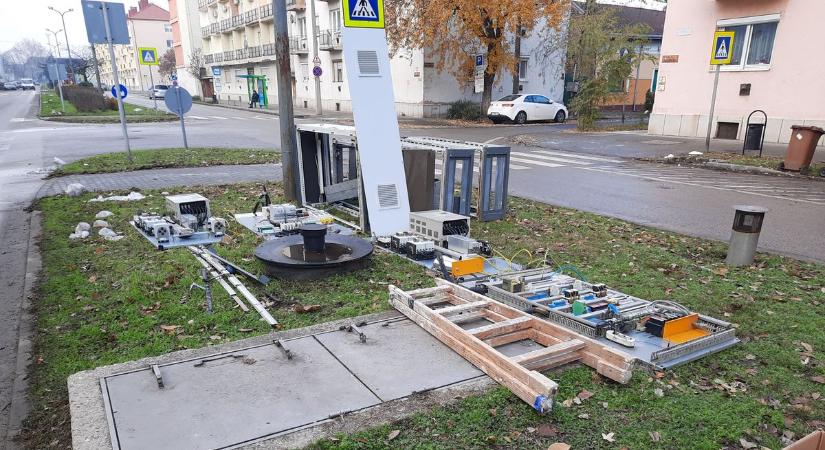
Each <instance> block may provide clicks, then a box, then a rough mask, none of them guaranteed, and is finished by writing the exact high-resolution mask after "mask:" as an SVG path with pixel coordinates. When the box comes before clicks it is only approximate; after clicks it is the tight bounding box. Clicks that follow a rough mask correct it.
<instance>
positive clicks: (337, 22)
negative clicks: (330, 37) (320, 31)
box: [329, 9, 341, 31]
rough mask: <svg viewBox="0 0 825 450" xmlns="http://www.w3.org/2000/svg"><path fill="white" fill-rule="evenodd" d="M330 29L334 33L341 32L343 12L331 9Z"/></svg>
mask: <svg viewBox="0 0 825 450" xmlns="http://www.w3.org/2000/svg"><path fill="white" fill-rule="evenodd" d="M329 29H330V30H332V31H340V30H341V10H340V9H331V10H329Z"/></svg>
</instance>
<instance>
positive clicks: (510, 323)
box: [470, 316, 533, 340]
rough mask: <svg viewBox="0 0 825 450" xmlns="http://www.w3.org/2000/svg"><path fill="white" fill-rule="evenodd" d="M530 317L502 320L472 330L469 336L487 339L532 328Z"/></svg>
mask: <svg viewBox="0 0 825 450" xmlns="http://www.w3.org/2000/svg"><path fill="white" fill-rule="evenodd" d="M532 321H533V318H532V317H526V316H522V317H517V318H515V319H507V320H502V321H501V322H496V323H491V324H490V325H485V326H483V327H478V328H473V329H472V330H470V334H472V335H473V336H475V337H477V338H479V339H482V340H483V339H487V338H491V337H493V336H498V335H500V334H507V333H512V332H514V331H521V330H525V329H527V328H530V327H532V325H533V324H532V323H531V322H532Z"/></svg>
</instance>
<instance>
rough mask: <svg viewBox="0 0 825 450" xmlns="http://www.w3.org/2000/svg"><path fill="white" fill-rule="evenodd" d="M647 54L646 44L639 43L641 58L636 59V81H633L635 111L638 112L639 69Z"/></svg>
mask: <svg viewBox="0 0 825 450" xmlns="http://www.w3.org/2000/svg"><path fill="white" fill-rule="evenodd" d="M644 56H645V46H644V44H639V60H638V61H636V81H635V82H633V112H636V93H637V92H638V91H639V71H640V70H641V68H642V59H643V58H644Z"/></svg>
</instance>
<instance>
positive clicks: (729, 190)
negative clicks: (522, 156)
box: [580, 167, 825, 206]
mask: <svg viewBox="0 0 825 450" xmlns="http://www.w3.org/2000/svg"><path fill="white" fill-rule="evenodd" d="M580 169H581V170H592V171H594V172H602V173H607V174H611V173H612V174H618V175H625V176H628V177H634V178H643V179H646V180H653V181H661V182H664V183H673V184H684V185H688V186H696V187H701V188H707V189H715V190H717V191H728V192H738V193H740V194H747V195H756V196H758V197H766V198H772V199H776V200H783V201H787V200H791V201H796V202H802V203H810V204H813V205H819V206H825V202H814V201H810V200H803V199H799V198H789V197H780V196H777V195H768V194H762V193H760V192H749V191H743V190H739V189H726V188H723V187H720V186H707V185H702V184H695V183H689V182H686V181H676V180H672V179H667V178H656V177H651V176H645V175H635V174H631V173H617V172H614V171H611V170H606V169H601V168H598V167H580Z"/></svg>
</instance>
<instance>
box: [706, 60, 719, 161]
mask: <svg viewBox="0 0 825 450" xmlns="http://www.w3.org/2000/svg"><path fill="white" fill-rule="evenodd" d="M720 67H722V66H721V65H720V64H717V65H716V74H715V75H714V76H713V95H711V97H710V114H709V115H708V134H707V135H706V136H705V151H706V152H707V151H709V150H710V130H711V128H713V110H714V109H715V108H716V89H717V88H718V87H719V68H720Z"/></svg>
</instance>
